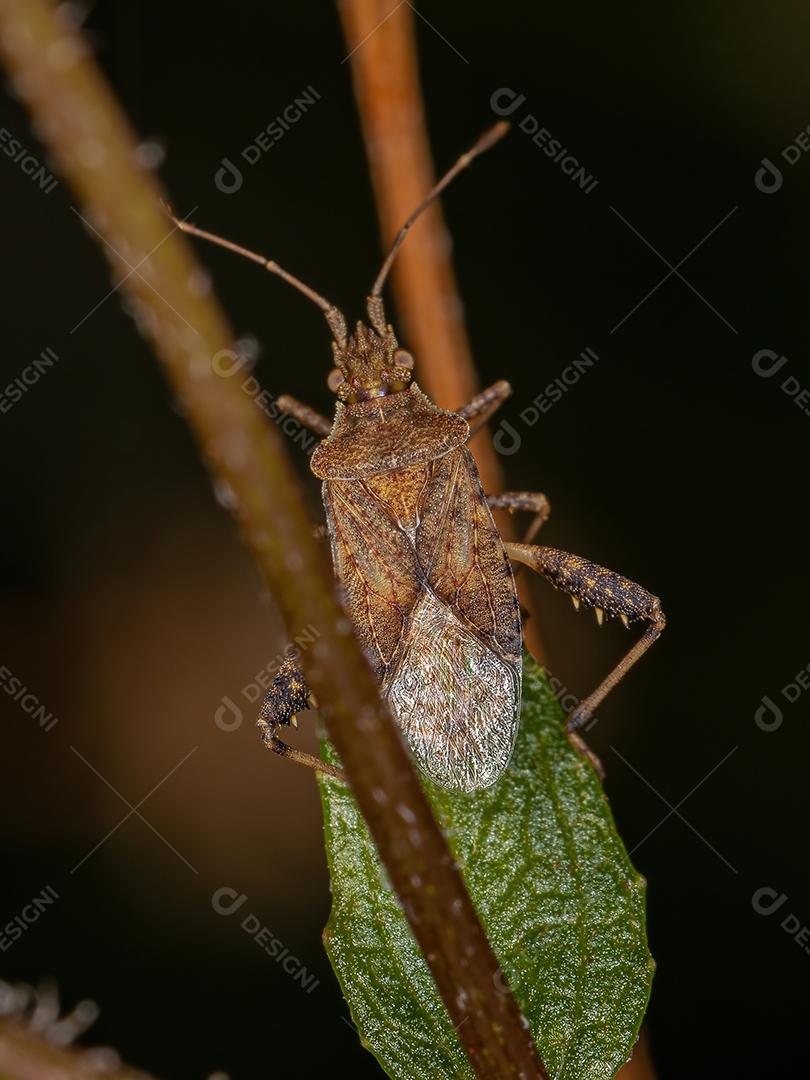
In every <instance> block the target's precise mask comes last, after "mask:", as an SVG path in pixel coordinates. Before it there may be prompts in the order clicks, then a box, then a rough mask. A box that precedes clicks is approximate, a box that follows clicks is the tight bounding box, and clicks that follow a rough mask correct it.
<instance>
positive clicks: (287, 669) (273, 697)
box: [256, 653, 346, 783]
mask: <svg viewBox="0 0 810 1080" xmlns="http://www.w3.org/2000/svg"><path fill="white" fill-rule="evenodd" d="M310 703H311V696H310V691H309V687H308V686H307V684H306V680H305V679H304V675H303V672H302V671H301V668H300V667H299V666H298V660H297V658H296V657H295V655H294V654H292V653H289V654H288V655H287V656H286V657H285V658H284V662H283V663H282V665H281V667H280V668H279V669H278V672H277V673H276V677H275V678H274V679H273V685H272V686H271V687H270V689H269V690H268V691H267V693H266V694H265V696H264V701H263V702H262V707H261V710H260V711H259V718H258V720H257V721H256V727H257V728H258V729H259V731H260V732H261V736H262V742H263V743H264V745H265V746H266V747H267V748H268V750H272V751H273V753H274V754H279V755H280V756H281V757H286V758H289V759H290V761H295V762H296V763H297V764H298V765H306V766H307V767H308V768H310V769H315V771H316V772H321V773H325V775H326V776H333V777H335V778H336V779H337V780H343V782H344V783H345V782H346V777H345V775H344V774H343V772H342V770H341V769H337V768H335V766H334V765H330V764H329V763H328V762H326V761H321V759H320V758H317V757H315V756H314V755H313V754H307V753H305V752H304V751H303V750H296V749H295V747H292V746H288V745H287V743H285V742H282V741H281V739H280V738H279V737H278V734H277V732H278V729H279V728H280V727H283V726H285V725H286V726H287V727H289V726H290V725H292V726H294V727H298V722H297V717H296V714H297V713H298V712H300V711H301V710H302V709H309V708H310Z"/></svg>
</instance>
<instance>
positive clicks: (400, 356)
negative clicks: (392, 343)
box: [394, 349, 413, 368]
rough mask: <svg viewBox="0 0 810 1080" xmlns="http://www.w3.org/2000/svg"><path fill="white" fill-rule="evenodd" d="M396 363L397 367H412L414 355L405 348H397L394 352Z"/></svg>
mask: <svg viewBox="0 0 810 1080" xmlns="http://www.w3.org/2000/svg"><path fill="white" fill-rule="evenodd" d="M394 363H395V364H396V366H397V367H402V368H412V367H413V357H412V356H411V354H410V353H409V352H407V351H406V350H405V349H397V351H396V352H395V353H394Z"/></svg>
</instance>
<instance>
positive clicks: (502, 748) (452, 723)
mask: <svg viewBox="0 0 810 1080" xmlns="http://www.w3.org/2000/svg"><path fill="white" fill-rule="evenodd" d="M403 646H404V652H403V655H402V657H401V658H399V660H398V663H397V666H396V669H395V670H394V672H393V674H392V678H391V681H390V684H389V685H388V686H387V687H386V692H387V696H388V700H389V701H390V703H391V707H392V709H393V711H394V713H395V715H396V717H397V720H398V721H399V723H400V725H401V726H402V729H403V730H404V732H405V734H406V735H407V737H408V742H409V743H410V745H411V749H412V750H413V752H414V754H415V756H416V758H417V760H418V762H419V764H420V765H421V766H422V768H423V769H424V770H425V772H426V773H427V774H428V775H429V776H431V777H432V778H433V779H434V780H436V781H438V782H439V783H440V784H442V785H444V786H445V787H450V788H460V789H461V790H462V791H475V790H476V789H478V788H485V787H489V786H490V785H491V784H494V783H495V781H496V780H497V779H498V777H499V776H500V775H501V774H502V773H503V771H504V769H505V768H506V766H507V765H508V764H509V758H510V757H511V755H512V747H513V746H514V742H515V737H516V735H517V728H518V723H519V719H520V683H521V669H520V664H519V663H516V662H514V661H511V660H507V659H505V658H504V657H502V656H500V655H498V653H496V652H495V651H494V650H493V649H492V648H490V647H488V646H487V645H486V644H485V643H484V642H483V641H481V639H480V637H479V636H478V635H477V634H475V633H473V631H472V630H470V629H469V627H468V626H466V625H465V623H464V622H463V621H462V620H461V619H460V618H459V616H458V615H457V614H456V613H455V612H454V611H453V610H452V608H451V607H449V605H447V604H446V603H444V602H443V601H441V600H439V599H438V597H436V596H435V594H434V593H433V592H432V591H431V590H430V589H428V588H426V589H424V590H423V592H422V594H421V596H420V597H419V600H418V601H417V604H416V606H415V607H414V609H413V612H412V615H411V621H410V625H409V628H408V636H407V640H406V641H405V642H404V643H403Z"/></svg>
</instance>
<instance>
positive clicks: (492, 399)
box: [457, 379, 512, 435]
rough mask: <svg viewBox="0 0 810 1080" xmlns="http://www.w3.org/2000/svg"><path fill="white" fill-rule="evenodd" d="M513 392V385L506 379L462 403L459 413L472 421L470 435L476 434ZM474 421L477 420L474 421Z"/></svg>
mask: <svg viewBox="0 0 810 1080" xmlns="http://www.w3.org/2000/svg"><path fill="white" fill-rule="evenodd" d="M511 393H512V387H511V386H510V385H509V383H508V382H506V380H505V379H500V380H499V381H498V382H496V383H493V384H492V386H488V387H487V388H486V390H482V391H481V393H480V394H476V395H475V397H474V398H473V399H472V401H468V402H467V404H466V405H462V406H461V408H460V409H458V410H457V411H458V415H459V416H463V417H464V419H465V420H469V421H470V435H474V434H475V433H476V431H478V429H479V428H480V427H483V425H484V424H485V423H486V422H487V420H489V418H490V416H492V414H493V413H494V412H496V411H497V410H498V409H499V408H500V407H501V405H502V404H503V403H504V401H506V399H507V398H508V397H509V395H510V394H511ZM472 421H475V423H473V422H472Z"/></svg>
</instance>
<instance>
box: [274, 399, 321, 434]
mask: <svg viewBox="0 0 810 1080" xmlns="http://www.w3.org/2000/svg"><path fill="white" fill-rule="evenodd" d="M276 405H278V407H279V409H280V410H281V411H282V412H283V413H286V414H287V415H288V416H294V417H295V419H296V420H297V421H298V423H299V424H302V425H303V426H304V427H305V428H309V430H310V431H314V432H315V434H316V435H320V436H321V438H322V439H323V438H326V436H327V435H328V434H329V432H330V431H331V430H332V421H331V420H327V419H326V417H325V416H321V414H320V413H319V412H316V411H315V410H314V409H311V408H310V407H309V405H305V404H304V403H303V401H298V399H297V398H294V397H290V395H289V394H282V395H281V397H280V398H279V399H278V400H277V401H276Z"/></svg>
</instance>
